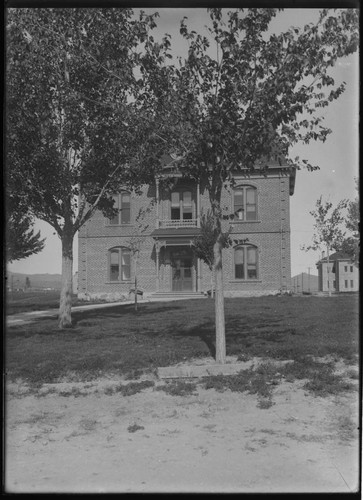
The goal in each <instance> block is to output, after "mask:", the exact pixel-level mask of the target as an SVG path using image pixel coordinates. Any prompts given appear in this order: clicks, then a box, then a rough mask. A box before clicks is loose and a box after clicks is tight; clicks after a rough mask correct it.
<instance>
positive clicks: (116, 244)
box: [78, 162, 295, 301]
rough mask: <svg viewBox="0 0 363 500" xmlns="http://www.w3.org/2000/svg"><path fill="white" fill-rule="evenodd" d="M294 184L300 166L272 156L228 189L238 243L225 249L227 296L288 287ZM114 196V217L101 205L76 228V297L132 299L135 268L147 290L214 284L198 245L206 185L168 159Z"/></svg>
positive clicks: (225, 202) (227, 225)
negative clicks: (153, 174) (148, 178)
mask: <svg viewBox="0 0 363 500" xmlns="http://www.w3.org/2000/svg"><path fill="white" fill-rule="evenodd" d="M294 185H295V171H294V170H293V171H291V169H288V168H287V166H283V165H282V166H281V165H279V164H278V163H277V162H276V163H275V164H274V163H272V162H271V164H270V165H269V168H268V170H267V174H265V175H263V174H262V173H258V172H256V173H251V174H249V175H248V176H246V175H242V174H241V173H236V174H235V175H234V185H233V187H232V186H226V187H225V189H224V190H223V193H222V204H221V205H222V207H223V211H224V213H225V214H227V215H228V216H229V219H228V220H224V221H223V224H224V229H225V230H228V229H230V231H231V233H230V237H231V239H232V242H233V244H232V245H231V246H230V247H229V248H226V249H224V250H223V279H224V292H225V296H227V297H228V296H256V295H264V294H277V293H281V292H287V291H290V287H291V271H290V268H291V259H290V202H289V198H290V196H291V195H292V194H293V192H294ZM115 203H116V204H115V206H116V207H117V208H118V209H119V213H118V215H117V216H116V217H114V218H113V219H111V220H110V219H108V218H106V217H105V216H104V215H103V214H102V213H101V212H100V211H99V212H96V213H95V214H94V216H93V217H92V218H91V219H90V220H89V221H88V222H87V223H86V224H85V225H84V226H83V227H82V228H81V230H80V231H79V247H78V252H79V255H78V296H79V298H82V299H86V300H87V299H91V298H102V299H105V300H110V301H112V300H123V299H128V298H129V297H130V291H132V290H133V289H134V284H135V275H137V288H138V289H141V290H142V291H143V294H144V296H148V295H155V294H159V295H160V294H173V295H178V294H179V295H186V294H187V295H188V296H191V297H192V296H196V295H200V294H206V293H208V291H210V289H211V281H212V275H211V271H210V269H209V268H208V266H207V265H206V264H205V263H204V262H203V261H202V260H201V259H198V258H197V257H196V255H195V253H194V251H193V240H194V238H195V237H196V236H197V235H198V234H200V217H201V214H202V213H206V211H207V210H208V209H209V208H210V202H209V195H208V192H207V191H206V190H205V189H204V188H203V186H202V185H200V184H198V183H197V182H193V181H191V180H188V179H186V178H184V177H183V176H182V175H181V173H180V172H177V171H175V170H173V168H172V167H170V164H168V162H167V166H166V168H165V169H164V173H163V175H161V176H160V177H159V178H157V179H155V183H153V184H150V185H147V186H143V188H142V189H141V192H140V193H139V194H136V193H134V192H128V191H126V190H122V189H121V190H120V192H119V193H118V194H117V195H115ZM141 213H142V217H140V214H141ZM135 243H136V245H135ZM135 248H136V251H135Z"/></svg>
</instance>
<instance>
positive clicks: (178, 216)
mask: <svg viewBox="0 0 363 500" xmlns="http://www.w3.org/2000/svg"><path fill="white" fill-rule="evenodd" d="M170 218H171V219H172V220H190V219H192V218H193V200H192V193H191V191H188V190H185V191H179V190H178V191H173V192H172V193H171V213H170Z"/></svg>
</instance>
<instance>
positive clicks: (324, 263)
mask: <svg viewBox="0 0 363 500" xmlns="http://www.w3.org/2000/svg"><path fill="white" fill-rule="evenodd" d="M316 267H317V269H318V276H319V291H320V292H328V291H329V290H330V291H331V292H357V291H358V290H359V269H358V267H357V265H356V264H355V263H354V262H352V259H351V258H350V257H349V255H346V254H344V253H342V252H335V253H333V254H332V255H330V256H329V264H328V258H327V257H325V255H324V254H323V256H322V258H321V259H320V260H319V261H318V262H317V264H316Z"/></svg>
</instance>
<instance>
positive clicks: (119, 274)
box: [108, 247, 131, 281]
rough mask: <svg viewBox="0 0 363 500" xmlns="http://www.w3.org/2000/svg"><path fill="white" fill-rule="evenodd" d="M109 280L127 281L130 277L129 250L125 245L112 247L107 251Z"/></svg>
mask: <svg viewBox="0 0 363 500" xmlns="http://www.w3.org/2000/svg"><path fill="white" fill-rule="evenodd" d="M108 261H109V279H110V281H127V280H129V279H130V277H131V252H130V249H129V248H126V247H114V248H111V249H110V250H109V252H108Z"/></svg>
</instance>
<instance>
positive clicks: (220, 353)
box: [214, 237, 226, 364]
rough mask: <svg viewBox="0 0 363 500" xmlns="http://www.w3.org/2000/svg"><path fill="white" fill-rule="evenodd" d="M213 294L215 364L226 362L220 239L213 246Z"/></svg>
mask: <svg viewBox="0 0 363 500" xmlns="http://www.w3.org/2000/svg"><path fill="white" fill-rule="evenodd" d="M214 280H215V287H214V294H215V299H214V300H215V320H216V362H217V363H221V364H224V363H225V362H226V334H225V317H224V294H223V268H222V243H221V241H220V237H219V238H218V239H217V241H216V243H215V244H214Z"/></svg>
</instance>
